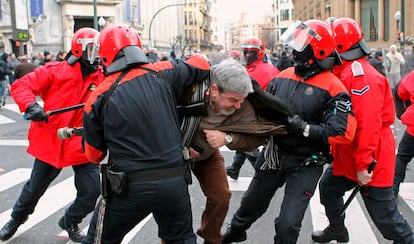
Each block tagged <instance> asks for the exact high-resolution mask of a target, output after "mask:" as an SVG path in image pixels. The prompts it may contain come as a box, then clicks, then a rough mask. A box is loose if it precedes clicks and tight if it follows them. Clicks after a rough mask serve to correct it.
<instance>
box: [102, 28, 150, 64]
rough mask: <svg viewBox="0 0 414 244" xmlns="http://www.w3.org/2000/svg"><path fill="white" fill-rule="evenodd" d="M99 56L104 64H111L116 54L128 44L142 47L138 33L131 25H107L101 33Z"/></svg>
mask: <svg viewBox="0 0 414 244" xmlns="http://www.w3.org/2000/svg"><path fill="white" fill-rule="evenodd" d="M99 45H100V48H99V52H98V54H99V58H100V59H101V62H102V64H103V65H104V66H106V67H108V66H110V65H111V64H112V63H113V62H114V60H115V57H116V55H117V54H118V53H119V52H120V51H121V50H122V49H124V48H126V47H128V46H137V47H139V48H140V49H141V48H142V44H141V39H140V38H139V35H138V33H137V32H136V31H135V29H134V28H132V27H131V26H129V25H125V24H116V25H112V26H107V27H105V29H103V30H102V32H101V34H100V35H99Z"/></svg>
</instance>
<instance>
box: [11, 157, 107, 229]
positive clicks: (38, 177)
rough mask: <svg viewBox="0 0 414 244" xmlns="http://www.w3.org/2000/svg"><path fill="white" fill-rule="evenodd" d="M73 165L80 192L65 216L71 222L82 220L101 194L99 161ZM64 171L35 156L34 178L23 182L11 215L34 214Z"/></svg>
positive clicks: (32, 174)
mask: <svg viewBox="0 0 414 244" xmlns="http://www.w3.org/2000/svg"><path fill="white" fill-rule="evenodd" d="M72 169H73V171H74V173H75V176H74V178H75V187H76V190H77V195H76V199H75V200H74V202H73V203H72V204H71V205H70V206H69V208H67V209H66V212H65V217H66V220H67V222H68V223H73V224H78V223H80V222H82V219H83V218H84V217H85V216H86V215H88V214H89V213H90V212H92V211H93V209H94V208H95V206H96V200H97V199H98V197H99V195H100V192H101V190H100V189H101V188H100V178H99V165H97V164H93V163H86V164H80V165H75V166H72ZM60 171H61V169H58V168H55V167H53V166H52V165H50V164H47V163H45V162H43V161H41V160H39V159H35V161H34V164H33V168H32V173H31V176H30V179H29V181H27V182H26V184H25V185H24V186H23V189H22V192H21V193H20V196H19V198H18V199H17V201H16V203H15V204H14V207H13V211H12V214H11V216H12V217H13V218H14V219H17V220H25V219H26V218H27V217H28V216H29V215H30V214H32V213H33V212H34V210H35V207H36V205H37V203H38V201H39V199H40V198H41V197H42V196H43V194H44V193H45V192H46V190H47V188H48V186H49V185H50V183H51V182H52V181H53V180H54V179H55V178H56V177H57V176H58V175H59V173H60Z"/></svg>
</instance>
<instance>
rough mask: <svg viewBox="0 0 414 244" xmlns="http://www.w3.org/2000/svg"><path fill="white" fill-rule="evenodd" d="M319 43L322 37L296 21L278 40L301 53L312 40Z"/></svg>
mask: <svg viewBox="0 0 414 244" xmlns="http://www.w3.org/2000/svg"><path fill="white" fill-rule="evenodd" d="M313 39H317V40H318V41H320V40H321V39H322V37H321V36H320V35H319V34H318V33H316V32H315V31H314V30H312V29H311V28H309V26H307V25H306V24H305V23H303V22H301V21H296V22H295V23H293V24H292V25H290V26H289V28H288V29H287V30H286V31H285V32H283V34H282V36H280V40H281V41H282V42H283V43H284V44H286V45H288V46H289V47H291V48H292V49H294V50H296V51H298V52H302V51H303V50H304V49H305V48H306V46H307V45H308V44H309V43H310V42H311V41H312V40H313Z"/></svg>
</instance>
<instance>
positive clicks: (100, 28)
mask: <svg viewBox="0 0 414 244" xmlns="http://www.w3.org/2000/svg"><path fill="white" fill-rule="evenodd" d="M105 24H106V20H105V19H104V18H103V17H102V16H101V17H99V20H98V25H99V31H101V30H102V29H103V27H104V26H105Z"/></svg>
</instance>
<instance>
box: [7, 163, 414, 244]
mask: <svg viewBox="0 0 414 244" xmlns="http://www.w3.org/2000/svg"><path fill="white" fill-rule="evenodd" d="M30 171H31V169H29V168H19V169H16V170H13V171H11V172H8V173H3V174H0V192H2V191H5V190H7V189H10V188H11V187H14V186H16V185H18V184H21V183H23V182H24V181H26V180H27V179H28V178H29V177H30ZM251 179H252V177H240V178H239V179H238V180H237V181H234V180H231V179H230V178H229V186H230V190H231V191H233V192H236V191H242V192H243V191H246V190H247V187H248V185H249V183H250V181H251ZM62 192H64V193H65V194H62ZM318 192H319V191H318V190H317V191H316V192H315V195H314V196H313V198H312V199H311V202H310V210H311V211H310V212H311V216H312V225H313V229H314V230H322V229H323V228H325V227H326V226H327V225H328V221H327V218H326V216H325V212H324V209H323V206H322V205H321V204H320V203H319V193H318ZM75 194H76V191H75V188H74V185H73V176H71V177H69V178H67V179H65V180H63V181H61V182H60V183H58V184H56V185H54V186H52V187H50V188H49V189H48V190H47V191H46V193H45V194H44V196H43V197H42V198H41V199H40V201H39V203H38V204H37V206H36V211H35V212H34V213H33V214H32V215H31V216H30V218H29V220H28V221H27V222H26V223H25V224H23V225H22V226H21V227H20V228H19V229H18V231H17V233H16V234H15V235H14V236H13V237H12V238H11V239H10V240H9V241H11V240H13V239H15V238H16V237H18V236H19V235H21V234H22V233H24V232H25V231H27V230H29V229H31V228H33V227H34V226H35V225H36V224H38V223H40V222H41V221H43V220H44V219H46V218H48V217H49V216H50V215H52V214H54V213H55V212H57V211H59V210H61V209H63V208H64V207H65V206H66V205H67V204H69V203H70V202H71V201H73V199H74V198H75ZM349 194H350V192H348V193H347V194H346V195H345V199H347V198H348V196H349ZM400 196H401V198H402V199H403V200H404V201H405V202H406V203H407V205H408V206H409V207H410V208H411V210H412V211H414V183H403V184H402V185H401V187H400ZM11 211H12V210H11V209H8V210H6V211H3V212H2V213H0V226H3V225H4V224H5V223H6V222H7V221H8V220H9V218H10V213H11ZM346 214H347V217H346V225H347V227H348V231H349V233H350V236H351V237H352V239H353V240H358V243H370V244H374V243H378V241H377V238H376V237H375V234H374V232H373V230H372V229H371V226H370V224H369V223H368V221H367V219H366V218H368V217H363V218H362V217H361V216H364V212H363V210H362V207H361V206H360V204H359V202H358V201H356V200H354V201H352V203H351V204H350V206H349V207H348V209H347V212H346ZM151 218H152V215H149V216H147V218H145V219H144V220H143V221H142V222H141V223H139V224H138V225H137V226H136V227H135V228H134V229H133V230H131V231H130V232H129V233H128V235H126V236H125V238H124V241H123V242H122V243H123V244H126V243H129V242H130V241H131V240H132V239H133V238H134V236H135V235H136V234H137V233H138V232H139V231H140V230H141V228H142V227H143V226H144V225H145V224H146V223H147V222H148V221H149V220H150V219H151ZM87 229H88V227H86V228H85V229H83V231H84V232H85V233H86V232H87ZM57 236H58V237H63V238H67V233H66V232H64V231H62V232H60V233H58V234H57ZM9 241H8V242H9ZM6 243H7V242H6ZM67 243H72V242H71V241H69V242H67ZM350 243H351V244H352V243H354V242H353V241H352V240H351V241H350ZM355 244H356V242H355Z"/></svg>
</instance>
